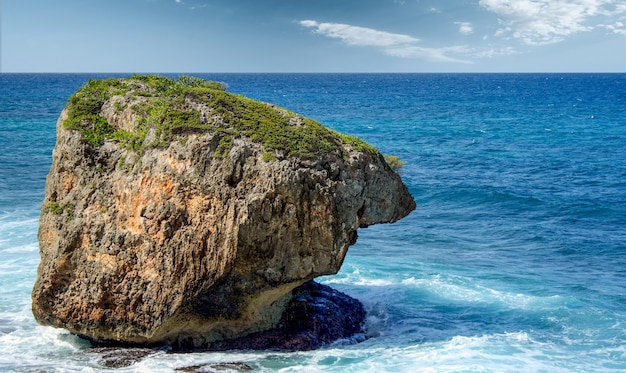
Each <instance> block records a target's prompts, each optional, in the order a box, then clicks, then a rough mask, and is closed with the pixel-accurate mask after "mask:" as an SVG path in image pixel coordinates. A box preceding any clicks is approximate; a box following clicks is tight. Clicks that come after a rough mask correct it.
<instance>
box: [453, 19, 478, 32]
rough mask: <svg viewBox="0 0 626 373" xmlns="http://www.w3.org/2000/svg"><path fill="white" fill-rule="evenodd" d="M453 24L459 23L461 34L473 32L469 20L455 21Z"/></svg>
mask: <svg viewBox="0 0 626 373" xmlns="http://www.w3.org/2000/svg"><path fill="white" fill-rule="evenodd" d="M454 24H455V25H459V32H460V33H461V34H463V35H471V34H473V33H474V26H472V24H471V23H469V22H455V23H454Z"/></svg>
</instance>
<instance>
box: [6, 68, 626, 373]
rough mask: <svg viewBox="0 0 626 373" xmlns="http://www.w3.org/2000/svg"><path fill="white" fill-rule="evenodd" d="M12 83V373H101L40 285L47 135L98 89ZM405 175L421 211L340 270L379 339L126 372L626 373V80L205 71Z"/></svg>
mask: <svg viewBox="0 0 626 373" xmlns="http://www.w3.org/2000/svg"><path fill="white" fill-rule="evenodd" d="M107 76H108V75H95V74H92V75H80V74H69V75H68V74H65V75H63V74H42V75H29V74H17V75H13V74H1V75H0V351H2V354H0V371H17V372H41V371H53V372H78V371H92V372H100V371H106V369H105V368H104V367H103V365H102V362H101V361H100V360H99V359H98V357H97V355H93V354H87V353H84V350H85V349H86V348H87V347H88V344H86V343H85V342H84V341H81V340H79V339H78V338H76V337H73V336H71V335H69V334H68V333H66V332H64V331H63V330H56V329H52V328H47V327H41V326H38V325H37V324H36V323H35V321H34V320H33V317H32V314H31V312H30V291H31V288H32V285H33V283H34V280H35V277H36V269H37V264H38V261H39V255H38V247H37V224H38V223H37V220H38V216H39V207H40V203H41V200H42V198H43V187H44V183H45V176H46V174H47V172H48V169H49V167H50V162H51V151H52V148H53V147H54V142H55V122H56V119H57V117H58V115H59V113H60V111H61V109H62V108H63V106H64V105H65V102H66V100H67V98H68V97H69V95H71V94H72V93H73V92H74V91H75V90H76V89H78V88H79V87H80V86H81V85H82V84H83V83H84V82H85V81H86V80H87V79H89V78H92V77H96V78H100V77H107ZM199 76H201V77H203V78H207V79H212V80H218V81H222V82H226V83H227V84H228V86H229V88H228V89H229V91H231V92H236V93H241V94H244V95H246V96H250V97H253V98H257V99H260V100H264V101H269V102H272V103H275V104H278V105H281V106H284V107H287V108H289V109H291V110H293V111H296V112H298V113H301V114H303V115H306V116H310V117H312V118H315V119H317V120H319V121H321V122H322V123H324V124H326V125H327V126H329V127H332V128H334V129H337V130H339V131H342V132H345V133H348V134H351V135H356V136H359V137H361V138H363V139H365V140H367V141H368V142H370V143H372V144H374V145H375V146H377V147H378V148H379V149H380V150H381V151H382V152H383V153H387V154H395V155H398V156H400V158H402V159H403V160H404V161H406V162H407V164H406V166H405V167H404V168H403V169H402V170H401V174H402V177H403V179H404V180H405V183H406V184H407V185H408V187H409V189H410V191H411V193H412V194H413V196H414V197H415V200H416V202H417V203H418V208H417V210H416V211H415V212H413V213H412V214H411V215H409V216H408V217H407V218H405V219H403V220H401V221H400V222H398V223H396V224H393V225H382V226H373V227H370V228H367V229H362V230H360V232H359V241H358V242H357V244H356V245H355V246H353V247H351V248H350V251H349V253H348V256H347V258H346V261H345V263H344V266H343V267H342V269H341V271H340V272H339V273H338V274H337V275H336V276H328V277H324V278H322V279H320V280H321V281H322V282H324V283H327V284H331V285H332V286H334V287H335V288H337V289H339V290H342V291H344V292H346V293H348V294H350V295H352V296H354V297H356V298H358V299H360V300H361V301H362V302H363V303H364V304H365V306H366V308H367V310H368V323H367V331H366V332H367V333H368V334H369V335H370V337H371V338H370V339H368V340H367V341H365V342H362V343H359V344H351V343H350V341H341V342H339V343H337V344H335V345H332V346H328V347H326V348H324V349H321V350H318V351H313V352H302V353H274V352H265V353H264V352H258V353H248V352H245V353H243V352H233V353H203V354H183V355H177V354H166V353H164V352H159V353H157V354H154V355H152V356H150V357H148V358H146V359H145V360H143V361H141V362H139V363H137V364H135V365H133V366H131V367H129V368H124V369H118V370H116V371H119V372H126V371H128V372H132V371H142V372H153V371H154V372H168V371H173V370H174V369H176V368H181V367H185V366H191V365H201V364H208V363H216V362H232V361H237V362H243V363H246V364H248V365H250V366H251V367H252V368H254V369H255V371H259V372H296V371H307V372H414V371H420V372H522V371H523V372H528V371H531V372H581V371H586V372H621V371H625V370H626V282H625V279H626V150H625V149H626V74H203V75H199Z"/></svg>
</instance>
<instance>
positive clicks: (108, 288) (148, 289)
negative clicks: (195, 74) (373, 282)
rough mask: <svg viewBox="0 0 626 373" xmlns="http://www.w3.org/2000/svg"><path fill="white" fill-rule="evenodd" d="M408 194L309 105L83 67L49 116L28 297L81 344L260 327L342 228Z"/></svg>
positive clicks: (395, 213) (395, 206) (350, 230)
mask: <svg viewBox="0 0 626 373" xmlns="http://www.w3.org/2000/svg"><path fill="white" fill-rule="evenodd" d="M414 208H415V202H414V201H413V198H412V197H411V195H410V194H409V192H408V190H407V188H406V187H405V186H404V184H403V183H402V180H401V179H400V176H399V175H398V174H397V173H396V172H394V171H393V170H392V169H391V168H390V167H389V166H388V165H387V163H386V162H385V160H384V158H383V157H382V156H381V154H380V153H379V152H378V151H377V150H376V149H375V148H373V147H371V146H369V145H368V144H366V143H364V142H362V141H361V140H359V139H357V138H353V137H349V136H345V135H341V134H338V133H336V132H334V131H331V130H328V129H326V128H325V127H323V126H321V125H320V124H319V123H317V122H315V121H312V120H310V119H307V118H302V117H300V116H298V115H296V114H294V113H291V112H289V111H287V110H284V109H281V108H278V107H275V106H273V105H269V104H264V103H260V102H257V101H253V100H250V99H246V98H243V97H241V96H236V95H233V94H230V93H227V92H225V91H224V90H223V89H221V86H219V85H217V84H215V83H211V82H204V81H201V80H198V79H193V78H181V79H179V80H178V81H173V80H169V79H166V78H161V77H155V76H149V77H145V76H135V77H133V78H130V79H109V80H106V81H91V82H89V83H88V84H87V85H86V86H85V87H83V88H82V89H81V90H79V91H78V92H77V93H76V94H74V95H73V96H72V97H71V98H70V100H69V102H68V105H67V107H66V108H65V110H64V111H63V112H62V114H61V116H60V118H59V121H58V125H57V143H56V147H55V149H54V152H53V163H52V166H51V169H50V173H49V175H48V178H47V180H46V189H45V198H44V201H43V204H42V213H41V218H40V226H39V236H38V238H39V245H40V255H41V263H40V265H39V269H38V277H37V281H36V283H35V286H34V289H33V294H32V297H33V313H34V315H35V318H36V319H37V321H39V322H40V323H42V324H44V325H52V326H56V327H63V328H66V329H68V330H69V331H70V332H72V333H75V334H77V335H81V336H84V337H86V338H88V339H90V340H92V341H94V342H95V343H97V344H125V345H136V346H158V345H172V346H177V345H178V346H188V347H190V348H192V347H202V346H209V345H213V344H216V343H218V342H220V341H225V340H232V339H236V338H241V337H244V336H248V335H252V334H253V333H257V332H260V331H267V330H271V329H273V328H275V327H276V326H279V325H284V319H283V314H284V310H285V309H286V307H287V306H288V305H289V304H294V303H293V302H294V296H295V297H296V299H297V297H298V295H297V294H296V295H294V293H292V290H293V289H295V288H297V287H299V286H301V285H303V284H305V283H307V282H309V281H310V280H312V279H314V278H316V277H318V276H321V275H328V274H334V273H336V272H337V271H338V270H339V268H340V267H341V264H342V262H343V259H344V256H345V254H346V252H347V249H348V247H349V246H350V245H351V244H354V242H356V238H357V233H356V231H357V228H359V227H367V226H368V225H371V224H377V223H387V222H395V221H397V220H399V219H401V218H402V217H404V216H406V215H407V214H408V213H409V212H411V211H412V210H413V209H414ZM290 302H291V303H290ZM303 307H305V308H307V307H309V306H303ZM311 307H313V308H314V306H311ZM309 308H310V307H309ZM307 309H308V308H307ZM312 310H313V309H311V311H312ZM307 312H308V311H307ZM281 322H283V324H281ZM333 338H334V337H333ZM312 345H315V346H317V345H319V344H315V343H313V344H312Z"/></svg>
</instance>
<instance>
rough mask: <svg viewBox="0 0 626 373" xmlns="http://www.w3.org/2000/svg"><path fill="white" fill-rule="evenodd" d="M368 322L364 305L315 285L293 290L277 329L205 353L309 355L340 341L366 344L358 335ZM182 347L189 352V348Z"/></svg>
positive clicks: (222, 343)
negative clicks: (213, 351) (254, 351)
mask: <svg viewBox="0 0 626 373" xmlns="http://www.w3.org/2000/svg"><path fill="white" fill-rule="evenodd" d="M364 320H365V309H364V308H363V305H362V304H361V302H359V301H358V300H356V299H354V298H351V297H350V296H348V295H346V294H344V293H341V292H339V291H337V290H334V289H332V288H330V287H329V286H326V285H322V284H318V283H316V282H314V281H311V282H308V283H306V284H304V285H302V286H300V287H298V288H296V289H294V290H293V292H292V297H291V301H290V302H289V304H288V305H287V307H286V308H285V311H284V312H283V314H282V317H281V320H280V322H279V323H278V325H277V326H276V327H275V328H273V329H271V330H268V331H261V332H256V333H252V334H250V335H246V336H244V337H240V338H235V339H230V340H224V341H218V342H213V343H210V344H208V345H207V346H203V349H208V350H275V351H309V350H314V349H316V348H319V347H321V346H323V345H326V344H329V343H332V342H334V341H337V340H339V339H344V338H345V339H347V338H352V340H354V341H362V340H364V339H365V336H364V335H361V336H358V335H357V334H358V333H360V332H361V331H362V330H361V327H362V324H363V322H364ZM355 335H357V336H355ZM182 347H183V350H187V349H188V346H182Z"/></svg>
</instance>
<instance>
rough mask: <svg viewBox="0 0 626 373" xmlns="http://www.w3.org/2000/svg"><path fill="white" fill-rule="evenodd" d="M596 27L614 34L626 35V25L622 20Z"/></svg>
mask: <svg viewBox="0 0 626 373" xmlns="http://www.w3.org/2000/svg"><path fill="white" fill-rule="evenodd" d="M598 27H601V28H604V29H606V30H609V31H611V32H612V33H614V34H619V35H626V26H625V25H624V22H621V21H617V22H615V23H613V24H611V25H598Z"/></svg>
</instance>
